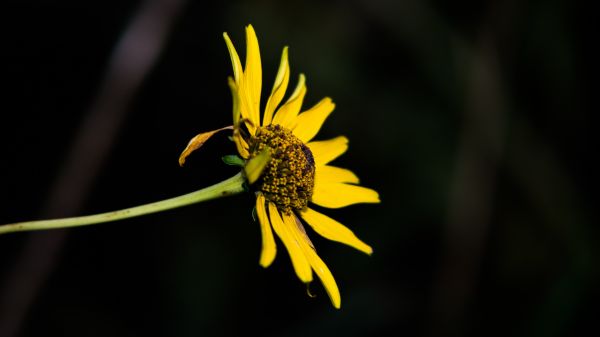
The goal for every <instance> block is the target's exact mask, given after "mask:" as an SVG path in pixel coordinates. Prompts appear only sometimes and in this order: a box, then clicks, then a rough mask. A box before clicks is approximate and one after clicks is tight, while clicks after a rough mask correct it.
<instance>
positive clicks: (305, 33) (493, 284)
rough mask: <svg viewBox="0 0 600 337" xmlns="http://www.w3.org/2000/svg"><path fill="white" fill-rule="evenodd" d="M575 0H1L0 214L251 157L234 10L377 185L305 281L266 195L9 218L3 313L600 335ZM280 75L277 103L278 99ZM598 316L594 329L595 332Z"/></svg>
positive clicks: (194, 174) (123, 330)
mask: <svg viewBox="0 0 600 337" xmlns="http://www.w3.org/2000/svg"><path fill="white" fill-rule="evenodd" d="M587 11H588V9H586V8H583V7H582V6H578V5H576V4H575V3H572V2H568V1H557V0H546V1H541V0H540V1H516V0H508V1H483V2H481V1H467V0H462V1H453V2H446V1H433V0H429V1H419V0H399V1H391V0H389V1H384V0H354V1H303V2H280V1H273V0H271V1H267V0H264V1H227V2H225V1H223V2H215V3H211V4H209V3H206V2H202V1H191V0H187V1H186V0H139V1H93V2H89V1H74V0H64V1H42V0H39V1H27V2H21V1H12V0H10V1H5V2H4V4H3V6H2V11H1V12H0V18H1V20H0V22H2V23H1V25H2V29H1V30H0V31H1V33H0V34H1V37H2V39H1V41H2V54H3V55H2V56H3V61H2V62H1V63H0V67H1V69H2V71H1V74H2V82H4V83H5V86H4V87H5V88H4V89H3V90H2V94H1V95H2V116H3V118H2V123H0V151H1V152H2V159H1V160H0V202H1V206H0V223H2V224H3V223H11V222H18V221H25V220H33V219H44V218H55V217H65V216H74V215H83V214H92V213H97V212H104V211H110V210H115V209H120V208H125V207H130V206H134V205H139V204H143V203H148V202H152V201H157V200H161V199H165V198H169V197H174V196H177V195H181V194H183V193H187V192H191V191H194V190H197V189H199V188H201V187H205V186H208V185H211V184H213V183H216V182H219V181H221V180H223V179H225V178H228V177H230V176H232V175H234V174H235V173H236V169H235V168H233V167H229V166H226V165H224V164H223V163H222V162H221V160H220V157H221V156H222V155H226V154H232V153H234V152H235V148H234V146H233V145H232V144H231V142H229V140H228V139H227V136H226V135H225V133H223V134H220V135H218V136H215V137H214V138H213V139H211V141H210V142H209V143H207V144H206V145H205V146H204V147H203V148H202V150H201V151H199V152H196V153H194V155H192V156H191V157H190V158H189V159H188V162H187V164H186V166H185V167H183V168H180V167H179V166H178V163H177V158H178V156H179V153H180V151H181V150H182V149H183V148H184V147H185V145H186V144H187V141H188V140H189V139H190V138H191V137H193V136H194V135H195V134H197V133H199V132H202V131H207V130H213V129H216V128H220V127H222V126H225V125H228V124H230V123H231V98H230V93H229V89H228V87H227V82H226V79H227V76H230V75H231V74H232V70H231V65H230V61H229V56H228V53H227V49H226V47H225V43H224V41H223V39H222V33H223V32H224V31H227V32H228V33H229V34H230V36H231V37H232V39H233V40H234V43H235V45H236V47H237V49H238V51H239V52H240V54H241V55H244V54H245V41H244V26H245V25H247V24H249V23H252V24H253V25H254V27H255V29H256V31H257V34H258V38H259V42H260V47H261V52H262V63H263V79H264V84H263V91H264V92H265V93H266V92H268V91H270V88H271V84H272V83H273V80H274V78H275V74H276V71H277V66H278V61H279V57H280V53H281V49H282V48H283V46H285V45H289V46H290V62H291V70H292V74H293V75H292V78H291V83H293V82H295V81H296V80H297V76H298V74H299V73H300V72H302V73H304V74H306V75H307V85H308V94H307V98H306V100H305V107H308V106H311V105H312V104H315V103H316V102H318V101H319V100H320V99H321V98H322V97H324V96H330V97H332V98H333V100H334V101H335V102H336V104H337V106H336V110H335V112H334V113H333V114H332V115H331V117H330V118H329V120H328V121H327V122H326V124H325V125H324V127H323V129H322V131H321V133H320V134H319V136H318V137H320V138H321V139H326V138H330V137H334V136H337V135H340V134H344V135H346V136H348V137H349V139H350V150H349V151H348V152H347V153H346V154H345V155H344V156H342V157H341V158H339V159H338V160H336V162H335V163H336V165H338V166H343V167H348V168H351V169H352V170H353V171H354V172H356V173H357V174H358V176H359V177H361V183H362V184H364V185H365V186H369V187H372V188H374V189H376V190H377V191H379V192H380V195H381V199H382V203H381V204H379V205H356V206H351V207H348V208H345V209H340V210H331V211H327V212H326V214H328V215H330V216H331V217H333V218H335V219H338V220H340V221H341V222H342V223H344V224H345V225H347V226H348V227H350V228H351V229H352V230H353V231H354V232H355V233H356V234H357V235H358V236H359V237H360V238H362V239H363V240H364V241H366V242H367V243H369V244H370V245H372V246H373V248H374V254H373V255H372V256H371V257H369V256H366V255H364V254H362V253H360V252H357V251H354V250H352V249H351V248H349V247H346V246H342V245H339V244H336V243H332V242H328V241H327V240H324V239H322V238H320V237H319V236H318V235H316V234H315V233H313V232H311V231H310V229H309V235H310V236H311V238H312V240H313V242H314V243H315V246H316V247H317V249H318V251H319V254H320V256H321V257H322V258H323V260H324V261H325V262H326V263H327V264H328V265H329V267H330V268H331V270H332V272H333V274H334V276H335V277H336V280H337V282H338V284H339V286H340V290H341V294H342V309H341V310H339V311H336V310H335V309H333V307H332V306H331V304H330V302H329V300H328V298H327V295H326V294H325V292H324V290H323V288H322V287H321V285H320V283H319V282H315V283H313V285H312V292H314V293H315V294H316V298H310V297H309V296H308V295H307V293H306V288H305V286H304V285H303V284H302V283H301V282H300V281H299V280H298V279H297V278H296V276H295V274H294V272H293V269H292V266H291V263H290V261H289V257H288V255H287V253H286V252H285V250H284V249H283V248H282V245H281V244H279V247H280V249H279V254H278V256H277V259H276V260H275V262H274V264H273V265H272V266H271V267H270V268H268V269H266V270H264V269H262V268H261V267H260V266H259V265H258V257H259V253H260V246H261V237H260V229H259V225H258V224H257V223H255V222H253V220H252V216H251V209H252V206H253V199H252V195H251V194H243V195H238V196H234V197H230V198H227V199H220V200H215V201H211V202H206V203H202V204H198V205H193V206H189V207H186V208H182V209H177V210H172V211H168V212H164V213H159V214H155V215H148V216H144V217H140V218H136V219H130V220H124V221H120V222H116V223H112V224H104V225H98V226H91V227H84V228H77V229H71V230H56V231H49V232H37V233H16V234H9V235H4V236H1V237H0V336H2V337H5V336H6V337H12V336H229V335H231V336H240V335H254V334H260V335H261V336H306V335H311V336H333V335H343V336H586V335H590V336H591V335H595V333H597V332H598V324H597V322H596V320H597V312H596V313H594V308H595V307H597V302H596V300H597V299H598V293H599V291H598V281H599V277H598V268H597V261H596V259H595V256H596V254H597V242H598V228H597V226H596V225H597V215H598V209H597V207H596V206H597V204H596V203H595V202H593V196H594V194H595V193H597V192H596V189H595V187H594V186H595V182H596V179H595V173H596V171H597V166H594V165H593V159H594V156H595V155H596V148H595V147H592V145H591V144H592V134H593V125H592V123H591V122H590V113H591V112H592V106H591V102H592V97H593V95H594V93H592V90H591V87H590V86H589V85H588V84H589V83H590V82H591V81H588V80H589V78H590V77H591V76H589V75H588V72H590V71H591V70H590V65H591V61H592V60H594V61H595V60H596V59H595V58H593V57H592V56H591V54H590V51H591V48H588V47H587V46H588V45H593V44H594V42H593V41H595V40H596V37H595V28H594V27H592V26H595V25H596V24H595V22H594V20H595V19H592V18H591V15H589V14H587ZM242 57H243V56H242ZM264 97H265V96H264V93H263V102H265V98H264ZM594 331H595V333H594Z"/></svg>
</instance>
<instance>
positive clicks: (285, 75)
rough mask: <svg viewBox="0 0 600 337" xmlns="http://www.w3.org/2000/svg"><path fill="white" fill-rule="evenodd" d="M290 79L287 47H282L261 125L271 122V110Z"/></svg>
mask: <svg viewBox="0 0 600 337" xmlns="http://www.w3.org/2000/svg"><path fill="white" fill-rule="evenodd" d="M289 81H290V64H289V62H288V47H285V48H283V52H282V53H281V62H280V63H279V70H278V71H277V76H276V77H275V83H274V84H273V90H272V91H271V96H269V100H267V106H266V107H265V114H264V116H263V125H269V124H271V121H272V119H273V112H274V111H275V109H276V108H277V106H278V105H279V103H281V100H282V99H283V96H284V95H285V91H286V90H287V86H288V82H289Z"/></svg>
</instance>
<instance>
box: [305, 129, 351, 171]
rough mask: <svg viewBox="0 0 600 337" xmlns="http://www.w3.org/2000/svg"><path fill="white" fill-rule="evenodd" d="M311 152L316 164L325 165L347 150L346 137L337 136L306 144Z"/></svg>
mask: <svg viewBox="0 0 600 337" xmlns="http://www.w3.org/2000/svg"><path fill="white" fill-rule="evenodd" d="M306 145H307V146H308V148H309V149H310V152H312V155H313V157H314V159H315V164H316V165H317V166H320V165H325V164H327V163H329V162H330V161H332V160H334V159H335V158H337V157H339V156H341V155H342V154H343V153H344V152H346V150H348V138H346V137H344V136H339V137H336V138H333V139H329V140H321V141H317V142H310V143H308V144H306Z"/></svg>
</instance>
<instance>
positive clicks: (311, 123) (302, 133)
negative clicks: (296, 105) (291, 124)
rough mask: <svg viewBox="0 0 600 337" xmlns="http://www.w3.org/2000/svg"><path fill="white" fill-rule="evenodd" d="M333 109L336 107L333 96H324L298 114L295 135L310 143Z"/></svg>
mask: <svg viewBox="0 0 600 337" xmlns="http://www.w3.org/2000/svg"><path fill="white" fill-rule="evenodd" d="M333 109H335V104H333V102H332V101H331V98H329V97H325V98H323V99H322V100H321V101H320V102H319V103H317V104H316V105H315V106H313V107H312V108H310V109H309V110H306V111H304V112H303V113H301V114H300V115H299V116H298V120H297V124H296V127H295V128H294V130H293V131H294V135H296V137H298V138H300V140H301V141H303V142H305V143H308V142H309V141H310V140H311V139H313V137H314V136H316V135H317V133H318V132H319V130H320V129H321V126H322V125H323V123H324V122H325V119H327V117H328V116H329V115H330V114H331V112H332V111H333Z"/></svg>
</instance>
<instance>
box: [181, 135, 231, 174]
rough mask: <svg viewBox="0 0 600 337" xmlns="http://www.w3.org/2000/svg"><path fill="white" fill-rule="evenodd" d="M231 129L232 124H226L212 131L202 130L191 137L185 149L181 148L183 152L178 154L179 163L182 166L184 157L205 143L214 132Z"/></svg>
mask: <svg viewBox="0 0 600 337" xmlns="http://www.w3.org/2000/svg"><path fill="white" fill-rule="evenodd" d="M231 129H233V126H226V127H224V128H220V129H217V130H212V131H208V132H203V133H201V134H198V135H196V136H195V137H194V138H192V139H191V140H190V141H189V143H188V145H187V146H186V147H185V149H184V150H183V152H181V155H180V156H179V165H180V166H183V164H185V159H186V158H187V157H188V156H189V155H190V154H191V153H192V152H194V151H196V150H198V149H199V148H200V147H201V146H202V145H204V143H206V141H207V140H208V139H209V138H210V137H212V136H213V135H214V134H215V133H217V132H220V131H223V130H231Z"/></svg>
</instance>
